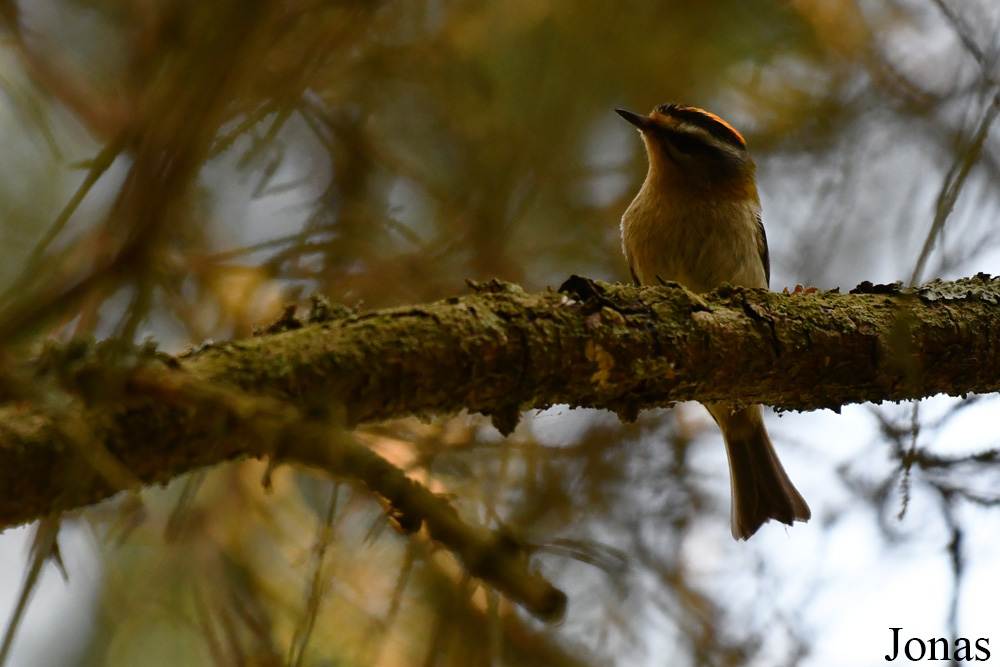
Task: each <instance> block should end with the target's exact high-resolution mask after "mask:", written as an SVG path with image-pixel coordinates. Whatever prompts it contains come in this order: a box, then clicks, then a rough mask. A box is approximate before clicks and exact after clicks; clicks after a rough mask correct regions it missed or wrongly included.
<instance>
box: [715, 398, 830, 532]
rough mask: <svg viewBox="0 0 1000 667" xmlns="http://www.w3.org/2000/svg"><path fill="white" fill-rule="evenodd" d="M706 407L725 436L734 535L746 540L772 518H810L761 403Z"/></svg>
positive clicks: (802, 519)
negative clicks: (767, 425) (774, 442)
mask: <svg viewBox="0 0 1000 667" xmlns="http://www.w3.org/2000/svg"><path fill="white" fill-rule="evenodd" d="M706 407H708V410H709V412H711V413H712V416H713V417H714V418H715V421H716V422H718V424H719V426H720V428H721V429H722V435H723V437H724V438H725V440H726V454H727V455H728V457H729V479H730V483H731V484H732V524H733V526H732V527H733V537H734V538H736V539H738V540H745V539H747V538H749V537H750V536H751V535H753V534H754V533H756V532H757V529H759V528H760V527H761V526H762V525H764V524H765V523H767V522H768V521H770V520H771V519H775V520H777V521H780V522H781V523H786V524H788V525H791V524H792V522H793V521H808V520H809V517H810V516H812V513H811V512H810V511H809V506H808V505H806V501H805V500H803V499H802V496H801V495H800V494H799V492H798V490H797V489H796V488H795V486H794V485H793V484H792V481H791V480H790V479H788V475H787V474H786V473H785V469H784V468H783V467H782V466H781V461H779V460H778V455H777V453H776V452H775V451H774V446H773V445H772V444H771V438H770V437H768V435H767V429H765V428H764V417H763V414H762V412H761V407H760V406H759V405H751V406H747V407H744V408H741V409H738V410H733V409H732V407H731V406H729V405H724V404H719V403H716V404H712V405H708V406H706Z"/></svg>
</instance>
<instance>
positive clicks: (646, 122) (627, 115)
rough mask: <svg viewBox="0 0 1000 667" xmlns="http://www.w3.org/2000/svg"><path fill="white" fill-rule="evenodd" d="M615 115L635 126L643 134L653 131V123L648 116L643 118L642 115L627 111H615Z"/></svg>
mask: <svg viewBox="0 0 1000 667" xmlns="http://www.w3.org/2000/svg"><path fill="white" fill-rule="evenodd" d="M615 113H617V114H618V115H619V116H621V117H622V118H624V119H625V120H627V121H628V122H630V123H632V124H633V125H635V126H636V127H637V128H639V130H640V131H642V132H646V131H648V130H651V129H653V121H651V120H650V119H649V117H648V116H643V115H642V114H637V113H634V112H632V111H626V110H625V109H615Z"/></svg>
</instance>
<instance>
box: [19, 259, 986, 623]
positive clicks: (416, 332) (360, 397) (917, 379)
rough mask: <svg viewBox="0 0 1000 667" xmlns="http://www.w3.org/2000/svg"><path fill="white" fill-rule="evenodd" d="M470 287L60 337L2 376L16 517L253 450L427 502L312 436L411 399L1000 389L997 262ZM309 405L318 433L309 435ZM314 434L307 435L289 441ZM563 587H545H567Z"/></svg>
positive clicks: (623, 406)
mask: <svg viewBox="0 0 1000 667" xmlns="http://www.w3.org/2000/svg"><path fill="white" fill-rule="evenodd" d="M474 288H475V293H474V294H472V295H469V296H464V297H460V298H451V299H446V300H444V301H440V302H437V303H431V304H427V305H421V306H413V307H407V308H397V309H391V310H384V311H376V312H369V313H354V312H351V311H348V310H347V309H341V310H340V311H336V310H335V309H332V308H330V307H329V306H328V305H326V304H323V303H321V302H318V303H317V306H316V307H315V308H314V309H313V311H312V312H311V313H310V315H309V317H308V319H306V320H304V321H300V320H297V319H295V318H294V316H293V314H292V313H288V314H286V317H284V318H283V319H281V320H279V321H278V322H276V323H275V324H273V325H272V326H271V327H270V328H269V329H268V331H267V332H264V333H263V334H262V335H260V336H257V337H255V338H252V339H249V340H241V341H232V342H227V343H220V344H213V345H208V346H203V347H201V348H198V349H197V350H192V351H189V352H188V353H186V354H184V355H181V356H180V357H176V358H174V357H167V356H166V355H159V354H152V353H149V352H148V351H147V352H142V351H136V350H131V351H129V352H128V353H126V354H123V353H122V347H121V346H114V345H107V344H105V345H86V344H81V343H73V344H71V345H69V346H66V347H65V348H50V349H49V350H47V352H46V353H44V354H42V355H41V356H40V357H39V358H38V359H34V360H30V361H25V362H24V364H23V366H22V367H21V368H20V369H19V370H18V371H16V372H11V373H10V375H9V376H8V377H7V378H5V379H6V382H5V383H4V387H5V389H4V393H3V395H2V397H0V398H2V399H3V400H4V403H3V404H2V405H0V460H2V465H0V498H2V499H3V501H2V502H0V529H2V528H3V527H6V526H11V525H16V524H19V523H23V522H26V521H30V520H32V519H35V518H38V517H41V516H45V515H51V514H59V513H62V512H65V511H68V510H71V509H74V508H79V507H82V506H85V505H88V504H91V503H94V502H97V501H99V500H101V499H103V498H106V497H108V496H110V495H112V494H113V493H115V492H117V491H119V490H121V489H123V488H136V487H139V486H142V485H144V484H150V483H164V482H166V481H169V480H170V479H172V478H174V477H176V476H177V475H180V474H182V473H185V472H188V471H190V470H193V469H196V468H200V467H203V466H208V465H213V464H216V463H219V462H222V461H227V460H232V459H238V458H243V457H272V458H278V459H281V458H285V459H290V460H293V461H298V462H300V463H304V464H307V465H317V462H321V463H322V462H326V463H322V465H321V467H325V468H326V469H327V470H328V472H330V473H331V474H335V475H338V476H345V477H352V478H354V479H356V480H358V481H360V482H362V483H364V484H366V485H368V486H369V487H371V488H373V490H374V491H376V492H378V493H380V494H382V495H383V496H384V497H390V496H391V495H392V494H396V495H397V496H398V501H396V502H397V504H408V503H409V504H412V505H413V506H414V507H417V508H420V507H423V505H421V503H424V504H425V505H426V503H427V502H432V501H428V500H427V499H426V498H425V499H423V500H421V499H414V497H411V496H412V494H410V492H409V491H406V490H405V489H404V490H402V491H400V490H398V489H399V488H400V487H399V481H400V480H399V479H395V481H393V482H392V484H394V485H395V486H394V487H393V488H389V486H388V484H389V482H387V481H386V480H389V479H390V478H392V477H394V473H392V471H391V470H389V469H388V468H385V466H384V465H383V464H384V462H379V461H375V460H370V461H368V462H367V463H366V462H365V459H364V456H365V455H364V453H363V452H360V451H359V450H357V449H356V448H354V449H352V448H353V447H354V445H353V444H345V443H347V442H348V441H347V439H345V438H337V437H332V436H331V438H330V441H329V442H328V443H327V444H328V445H329V446H330V447H331V448H334V449H336V448H339V449H338V452H339V453H338V454H337V455H336V456H331V455H329V454H319V453H317V452H319V451H320V450H319V449H317V448H316V447H319V445H316V442H317V438H316V437H315V432H316V429H317V428H320V429H322V428H326V429H328V430H329V431H330V432H331V433H333V432H334V431H337V430H338V429H340V427H342V426H347V427H350V426H354V425H358V424H363V423H370V422H377V421H382V420H386V419H391V418H395V417H403V416H407V415H424V416H426V415H434V414H445V413H453V412H457V411H459V410H462V409H467V410H470V411H475V412H482V413H484V414H489V415H492V416H493V419H494V422H495V423H496V424H497V426H498V427H499V428H500V430H501V431H504V432H508V431H510V430H511V429H512V428H513V427H514V426H515V425H516V423H517V419H518V415H519V413H520V411H522V410H525V409H530V408H544V407H546V406H549V405H553V404H568V405H571V406H576V407H595V408H607V409H610V410H614V411H615V412H617V413H618V414H619V415H620V416H622V417H623V418H625V419H631V418H634V417H635V415H636V414H637V413H638V411H639V410H641V409H644V408H649V407H654V406H662V405H666V404H669V403H671V402H673V401H683V400H689V399H696V400H702V401H717V400H723V399H725V400H729V401H733V400H735V401H743V402H746V403H766V404H770V405H774V406H778V407H780V408H785V409H796V410H809V409H815V408H833V409H836V408H838V407H839V406H840V405H842V404H844V403H853V402H863V401H876V402H878V401H885V400H894V401H895V400H902V399H911V398H920V397H924V396H931V395H934V394H940V393H945V394H951V395H960V394H966V393H971V392H977V393H985V392H993V391H996V390H997V389H998V388H1000V306H998V304H1000V279H991V278H990V277H989V276H986V275H979V276H976V277H974V278H971V279H967V280H962V281H958V282H955V283H940V282H937V283H931V284H928V285H925V286H923V287H921V288H917V289H902V288H900V287H899V286H896V285H889V286H885V285H883V286H873V285H870V284H864V285H862V286H861V287H860V288H859V289H857V290H855V291H854V292H852V293H851V294H837V293H829V292H826V293H816V294H808V295H782V294H774V293H769V292H765V291H763V290H751V289H742V288H729V287H723V288H721V289H720V290H717V291H716V292H714V293H712V294H709V295H701V296H699V295H694V294H692V293H690V292H688V291H686V290H684V289H683V288H681V287H679V286H676V285H667V286H665V287H662V288H644V289H640V288H635V287H629V286H622V285H607V284H603V283H595V282H591V281H589V280H585V279H582V278H576V277H574V278H571V279H570V280H569V281H567V283H566V285H564V286H563V289H562V291H560V292H548V293H543V294H528V293H525V292H524V291H523V290H521V289H520V288H519V287H517V286H514V285H508V284H502V283H496V282H494V283H489V284H486V285H475V286H474ZM53 397H58V399H57V398H53ZM302 422H308V423H309V424H310V425H309V427H308V428H309V429H311V430H310V431H309V433H310V434H313V435H310V436H309V437H308V438H300V437H298V436H300V435H302V434H301V433H299V432H298V431H297V430H296V429H298V428H300V426H299V424H300V423H302ZM302 428H304V427H302ZM303 439H305V440H308V441H309V442H311V443H312V445H311V446H312V447H313V449H312V450H308V451H307V450H302V451H294V449H295V448H294V447H293V448H291V449H289V446H288V443H289V442H297V441H299V440H303ZM344 447H347V448H348V449H344ZM300 449H301V447H300ZM345 461H346V462H350V461H357V462H359V463H358V465H359V467H362V468H366V470H360V469H359V470H357V471H354V470H351V469H350V465H346V464H343V462H345ZM334 463H335V464H334ZM379 470H381V471H383V472H378V473H377V474H376V473H374V472H372V471H379ZM396 477H398V476H396ZM383 482H384V483H385V484H386V485H387V486H386V488H380V485H381V484H383ZM425 510H426V511H425ZM425 510H420V509H417V510H414V512H415V513H416V514H417V516H416V520H417V522H416V526H417V527H419V525H420V521H421V520H422V521H424V523H425V525H428V526H430V519H429V517H430V516H432V514H433V513H432V512H431V510H430V509H426V507H425ZM435 511H437V512H438V514H437V515H436V516H440V517H444V516H446V515H447V512H448V511H449V510H442V509H441V508H438V509H437V510H435ZM442 512H444V513H442ZM449 520H450V519H449ZM438 525H439V526H440V529H439V532H441V531H443V532H448V531H450V530H452V529H451V528H447V530H446V529H445V528H444V526H445V523H442V522H441V521H439V522H438ZM470 534H471V533H470ZM480 537H482V536H480ZM470 539H471V538H470ZM476 539H479V538H476ZM483 539H495V536H493V537H490V536H487V537H485V538H483ZM466 542H468V543H469V544H473V543H474V547H475V549H480V550H481V549H482V548H484V547H483V545H482V544H480V542H478V541H476V540H472V542H469V541H468V540H466ZM460 548H462V547H461V546H458V547H455V549H456V550H458V549H460ZM470 549H471V547H470ZM469 554H472V551H471V550H470V551H469ZM469 558H470V559H471V560H475V559H476V558H479V557H478V556H472V555H470V556H469ZM471 567H473V568H474V567H475V565H473V566H471ZM549 593H551V591H548V592H545V591H543V594H542V595H540V596H539V600H540V602H539V605H540V606H544V605H545V604H552V605H555V606H558V602H559V601H558V600H555V601H553V599H551V598H545V595H549ZM543 598H544V599H543Z"/></svg>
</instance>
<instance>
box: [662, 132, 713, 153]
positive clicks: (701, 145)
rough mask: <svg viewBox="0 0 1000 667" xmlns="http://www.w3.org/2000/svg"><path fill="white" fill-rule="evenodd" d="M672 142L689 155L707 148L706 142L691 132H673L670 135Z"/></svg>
mask: <svg viewBox="0 0 1000 667" xmlns="http://www.w3.org/2000/svg"><path fill="white" fill-rule="evenodd" d="M670 143H671V144H672V145H673V147H674V148H676V149H677V150H679V151H680V152H682V153H687V154H689V155H690V154H691V153H697V152H698V151H703V150H705V142H704V141H702V140H701V139H698V138H697V137H692V136H691V135H690V134H673V135H671V136H670Z"/></svg>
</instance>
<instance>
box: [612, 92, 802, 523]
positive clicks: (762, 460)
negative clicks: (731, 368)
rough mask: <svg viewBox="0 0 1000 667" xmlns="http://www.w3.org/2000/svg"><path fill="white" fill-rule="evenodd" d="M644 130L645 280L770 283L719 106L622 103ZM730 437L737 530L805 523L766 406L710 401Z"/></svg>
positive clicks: (750, 180) (748, 184)
mask: <svg viewBox="0 0 1000 667" xmlns="http://www.w3.org/2000/svg"><path fill="white" fill-rule="evenodd" d="M615 111H617V113H618V114H619V115H620V116H621V117H622V118H624V119H625V120H627V121H628V122H629V123H631V124H632V125H634V126H636V127H637V128H638V129H639V133H640V134H641V135H642V139H643V141H644V142H645V144H646V154H647V155H648V157H649V171H648V172H647V174H646V180H645V181H644V182H643V184H642V187H641V188H640V189H639V194H637V195H636V197H635V199H634V200H633V201H632V204H631V205H629V207H628V209H627V210H626V211H625V215H623V216H622V249H623V250H624V251H625V259H626V260H628V265H629V269H630V270H631V272H632V279H633V280H634V281H635V282H636V284H639V285H659V284H661V283H663V282H665V281H668V280H672V281H676V282H678V283H680V284H682V285H684V286H685V287H687V288H688V289H690V290H691V291H693V292H697V293H704V292H709V291H711V290H713V289H715V288H716V287H718V286H719V285H721V284H722V283H729V284H731V285H743V286H746V287H763V288H765V289H767V288H768V286H769V283H770V279H771V264H770V258H769V256H768V252H767V237H766V236H765V234H764V225H763V223H762V222H761V217H760V198H759V197H758V195H757V184H756V179H755V176H754V174H755V171H756V165H755V164H754V161H753V158H752V157H750V153H749V152H747V147H746V141H744V139H743V136H742V135H741V134H740V133H739V132H737V131H736V130H735V129H734V128H733V127H732V126H731V125H730V124H729V123H727V122H726V121H724V120H722V119H721V118H719V117H718V116H716V115H715V114H711V113H709V112H707V111H703V110H702V109H698V108H695V107H689V106H684V105H680V104H664V105H662V106H659V107H657V108H655V109H653V111H652V112H651V113H650V114H649V115H648V116H643V115H641V114H637V113H633V112H631V111H626V110H624V109H616V110H615ZM705 407H706V408H708V411H709V413H711V415H712V417H713V418H714V419H715V421H716V423H717V424H718V425H719V428H721V429H722V436H723V438H724V439H725V441H726V454H727V455H728V458H729V479H730V483H731V485H732V509H731V517H732V529H733V537H734V538H736V539H738V540H740V539H743V540H745V539H747V538H749V537H750V536H751V535H753V534H754V533H756V532H757V530H758V529H759V528H760V527H761V526H762V525H763V524H764V523H766V522H767V521H770V520H771V519H776V520H778V521H780V522H782V523H786V524H789V525H791V524H792V522H793V521H807V520H808V519H809V517H810V516H811V514H810V512H809V506H808V505H806V502H805V500H803V499H802V496H801V495H800V494H799V492H798V491H797V490H796V489H795V487H794V486H793V485H792V482H791V480H789V479H788V475H787V474H786V473H785V469H784V468H783V467H782V466H781V462H780V461H779V460H778V455H777V454H776V453H775V451H774V447H773V445H772V444H771V439H770V438H769V437H768V435H767V430H766V429H765V428H764V417H763V413H762V410H761V406H759V405H749V406H742V407H741V406H735V405H730V404H726V403H709V404H706V405H705Z"/></svg>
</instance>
